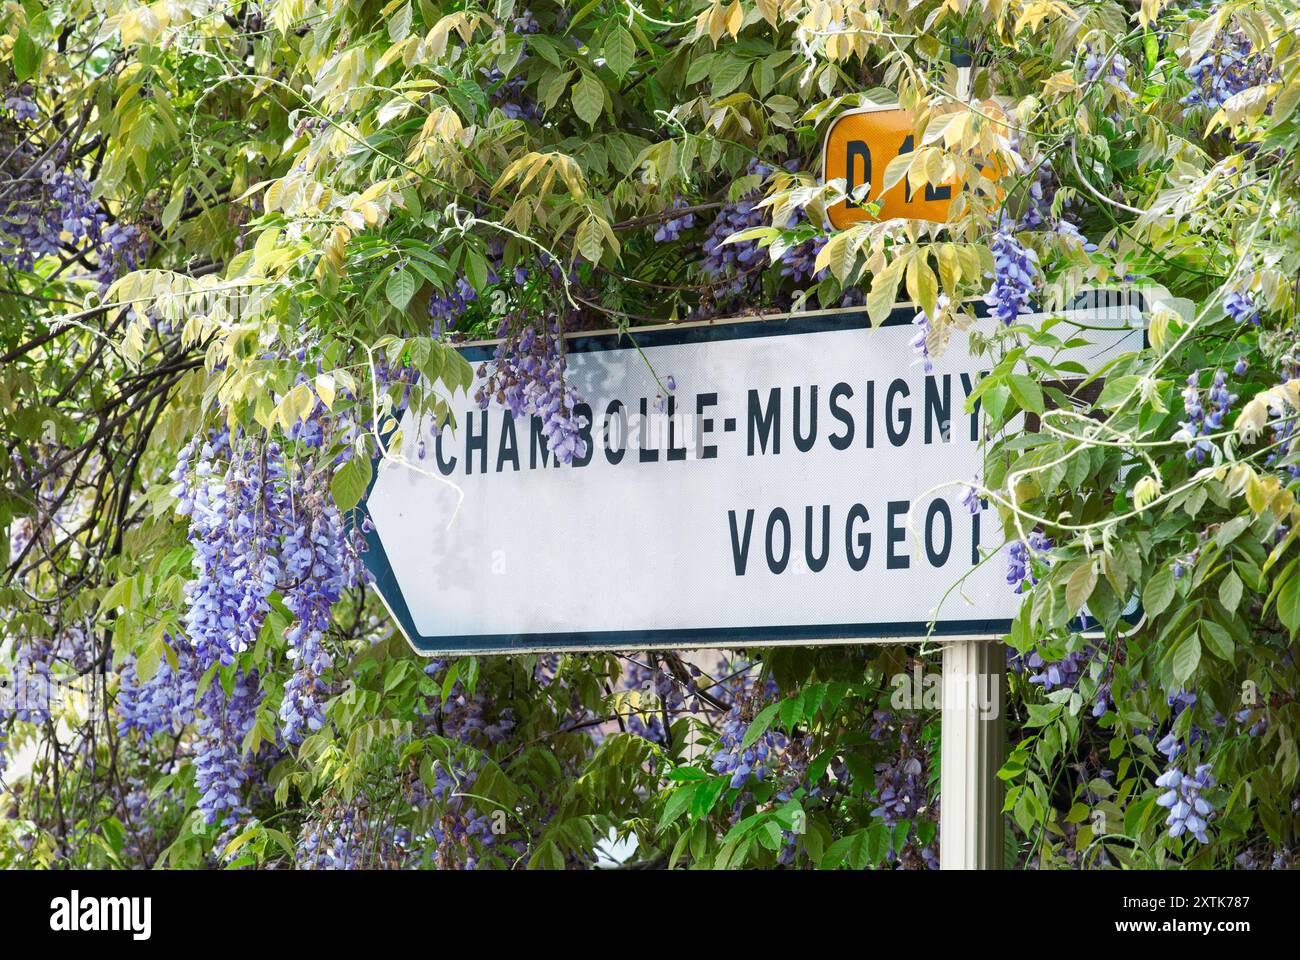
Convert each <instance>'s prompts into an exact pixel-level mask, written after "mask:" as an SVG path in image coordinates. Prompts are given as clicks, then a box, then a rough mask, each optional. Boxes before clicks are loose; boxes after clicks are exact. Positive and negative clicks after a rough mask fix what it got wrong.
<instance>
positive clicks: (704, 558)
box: [358, 302, 1144, 654]
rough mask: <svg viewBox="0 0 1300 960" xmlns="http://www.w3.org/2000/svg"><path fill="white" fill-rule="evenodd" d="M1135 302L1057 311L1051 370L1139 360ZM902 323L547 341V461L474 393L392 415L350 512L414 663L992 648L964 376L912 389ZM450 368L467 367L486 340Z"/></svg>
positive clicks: (527, 427)
mask: <svg viewBox="0 0 1300 960" xmlns="http://www.w3.org/2000/svg"><path fill="white" fill-rule="evenodd" d="M1140 306H1141V304H1140V302H1135V303H1132V304H1131V305H1127V306H1122V307H1120V308H1116V307H1114V306H1109V307H1105V306H1103V307H1090V308H1084V309H1075V310H1071V311H1067V313H1066V316H1067V317H1068V318H1069V319H1068V320H1067V322H1066V323H1064V324H1061V325H1059V326H1058V327H1057V328H1056V329H1055V330H1054V332H1055V333H1057V334H1058V335H1061V336H1062V339H1067V338H1068V337H1069V336H1072V335H1074V334H1075V333H1079V334H1081V335H1083V336H1084V337H1086V339H1087V340H1088V341H1090V345H1089V346H1087V347H1078V348H1075V349H1073V350H1071V351H1067V352H1066V353H1065V354H1058V355H1057V356H1056V359H1057V360H1061V359H1064V358H1066V357H1069V358H1072V359H1076V360H1079V361H1081V362H1083V363H1084V364H1085V365H1087V366H1088V367H1089V368H1092V369H1095V368H1096V365H1097V364H1098V363H1099V361H1100V360H1101V359H1102V358H1105V357H1108V356H1113V355H1114V354H1116V353H1119V352H1125V351H1129V350H1136V349H1139V348H1140V347H1141V345H1142V342H1143V336H1144V334H1143V326H1142V323H1143V321H1142V315H1143V311H1142V309H1140ZM915 313H916V309H915V308H914V307H910V306H900V307H899V308H897V309H896V310H895V311H894V312H893V314H892V316H891V317H890V318H889V319H888V321H886V323H884V324H882V325H881V326H880V327H878V328H874V329H873V328H872V327H871V325H870V323H869V321H868V319H867V315H866V313H865V311H862V310H832V311H819V312H808V313H799V314H792V315H782V316H778V317H763V318H755V319H743V320H734V321H726V322H716V323H710V324H695V325H681V326H671V327H662V328H655V329H641V330H637V331H636V332H635V338H636V343H635V345H634V344H633V342H632V341H631V340H629V339H628V337H627V336H626V335H619V334H617V333H608V334H598V335H588V334H583V335H578V336H574V337H571V338H570V339H569V340H568V341H567V345H566V351H567V356H568V374H567V377H568V381H569V383H570V384H571V386H572V387H573V389H574V390H575V391H576V392H577V394H578V395H579V396H581V397H582V398H583V400H584V406H583V408H582V413H584V414H585V415H586V416H587V418H588V419H589V421H590V425H589V428H588V430H589V435H588V437H587V441H588V442H587V453H586V456H584V457H583V458H581V459H580V460H578V461H575V462H574V463H573V464H570V465H564V466H560V465H557V464H556V463H555V461H554V458H553V457H549V456H548V455H547V454H546V450H545V442H544V439H543V438H542V437H541V432H540V427H541V423H540V421H537V420H533V419H532V418H529V417H520V418H519V419H517V420H516V419H514V418H512V417H511V416H510V414H509V412H508V411H507V410H505V409H504V408H503V407H501V406H499V405H497V404H496V403H492V404H491V405H490V406H489V407H488V409H487V410H479V409H478V407H477V405H476V404H475V403H474V401H473V399H472V397H473V394H474V392H475V390H476V388H477V383H476V384H475V385H474V386H473V387H471V388H470V391H469V394H468V395H466V396H461V395H459V394H458V395H457V396H456V398H455V400H454V402H453V409H454V411H455V414H456V421H457V428H456V430H455V431H454V432H453V431H452V430H451V428H450V427H448V428H446V429H444V430H443V432H442V434H441V436H439V437H438V438H436V440H435V438H434V437H432V436H431V431H430V429H429V426H428V424H427V423H425V424H420V423H416V422H415V418H414V415H413V414H411V413H408V414H407V415H406V418H405V420H404V421H403V424H402V430H401V436H402V444H403V446H402V449H401V450H400V451H399V450H394V451H392V454H393V456H390V457H386V458H383V459H382V460H379V461H377V462H376V469H375V478H374V481H373V485H372V487H371V490H370V492H369V494H368V496H367V497H366V499H365V500H364V502H363V503H362V505H361V506H360V507H359V508H358V509H359V510H361V511H363V512H364V513H365V514H366V515H368V516H369V518H370V520H371V521H372V524H371V527H372V529H371V530H370V532H369V533H368V540H369V552H368V554H367V562H368V564H369V565H370V568H371V571H372V572H373V573H374V575H375V579H376V585H377V587H378V589H379V591H380V593H381V594H382V596H383V598H384V600H385V602H386V603H387V604H388V606H389V608H390V609H391V611H392V613H393V615H394V617H395V618H396V620H397V622H398V623H399V624H400V625H401V626H402V629H403V630H404V631H405V633H406V635H407V637H408V639H409V640H410V641H411V643H412V645H413V646H414V647H415V648H416V649H417V650H419V651H421V652H423V653H427V654H434V653H467V652H524V651H530V650H531V651H538V650H575V649H646V648H648V647H687V646H728V645H731V646H735V645H741V644H744V645H759V644H762V645H767V644H773V643H785V642H804V643H810V642H834V641H840V640H845V641H847V640H852V641H858V642H861V641H867V640H891V639H892V640H897V639H907V638H916V637H920V636H925V635H926V634H927V633H929V632H931V624H932V623H933V633H934V634H935V635H940V636H944V635H946V636H967V637H969V636H979V635H992V634H996V633H999V632H1004V631H1005V629H1006V627H1007V622H1008V620H1009V619H1010V618H1011V617H1012V616H1013V615H1014V613H1015V611H1016V609H1017V607H1018V605H1019V601H1020V598H1019V597H1017V596H1016V595H1015V594H1014V593H1013V592H1012V591H1011V590H1010V589H1009V588H1008V586H1007V584H1006V582H1005V572H1006V565H1005V563H1004V562H1002V560H1001V559H1000V558H996V557H995V558H993V559H992V560H991V561H990V562H986V563H983V564H982V565H981V563H980V561H981V559H982V558H983V557H984V556H985V555H986V554H987V553H988V552H989V551H996V550H998V549H999V548H1000V547H1001V546H1002V543H1001V541H1002V537H1001V533H1000V531H999V529H998V525H997V521H996V516H995V515H994V514H993V513H992V512H991V511H985V512H983V513H979V514H975V515H972V514H971V513H970V512H969V511H968V510H967V508H966V507H965V506H963V504H962V502H961V498H962V494H963V492H964V491H963V487H962V486H961V485H960V482H961V481H968V480H971V479H972V478H974V477H976V476H977V474H978V472H979V468H980V463H981V455H980V450H979V418H978V417H977V416H974V415H971V414H968V413H966V412H965V409H964V405H965V400H966V397H967V395H968V394H969V393H970V392H971V390H972V389H973V388H974V387H975V385H976V383H977V382H978V378H979V377H980V375H981V374H982V373H984V372H986V371H987V370H988V368H989V366H990V362H989V361H988V360H987V359H985V358H976V357H972V356H971V354H970V352H969V350H968V347H967V337H966V336H965V335H963V334H958V335H955V336H954V337H953V338H952V340H951V343H950V344H949V346H948V348H947V350H946V352H945V353H943V355H942V356H940V357H938V358H936V360H935V366H934V370H933V371H932V372H931V373H928V374H927V373H926V372H925V371H924V370H923V368H922V367H921V366H920V365H919V364H918V363H917V362H916V355H915V353H914V352H913V351H912V349H911V348H910V347H909V341H910V340H911V339H912V338H913V336H915V334H916V331H917V328H916V327H915V326H913V325H912V323H911V320H912V318H913V316H914V315H915ZM1058 315H1059V314H1058ZM1041 319H1042V318H1041V317H1037V316H1032V315H1030V316H1026V317H1024V318H1023V322H1025V323H1029V324H1035V323H1037V322H1039V321H1040V320H1041ZM979 322H983V323H988V324H990V325H991V324H992V323H993V322H994V321H993V320H991V319H987V320H982V321H979ZM1071 322H1074V323H1077V324H1079V325H1080V329H1079V330H1078V331H1075V330H1074V329H1072V328H1071V327H1070V323H1071ZM1098 327H1101V328H1103V329H1096V328H1098ZM1085 328H1086V329H1085ZM638 348H639V349H638ZM463 353H464V354H465V355H466V357H467V359H469V360H470V361H471V363H473V364H474V365H475V366H476V367H477V365H478V364H479V362H481V361H482V360H484V359H487V358H489V357H490V356H491V346H471V347H466V348H463ZM669 377H671V378H672V383H673V385H674V387H675V389H673V390H671V391H668V390H666V389H665V387H664V386H663V385H664V384H666V383H668V382H669V381H668V378H669ZM661 407H662V409H660V408H661ZM422 438H423V439H424V441H425V446H426V453H425V456H424V458H422V459H421V458H419V457H418V456H417V444H418V443H419V442H420V440H421V439H422ZM945 484H946V486H945ZM967 574H969V575H968V576H966V577H965V580H964V581H963V582H962V583H961V586H960V589H958V590H952V589H951V588H952V587H953V586H954V585H955V584H957V583H958V581H959V580H961V578H962V577H963V575H967Z"/></svg>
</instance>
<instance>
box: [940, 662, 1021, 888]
mask: <svg viewBox="0 0 1300 960" xmlns="http://www.w3.org/2000/svg"><path fill="white" fill-rule="evenodd" d="M1005 688H1006V650H1005V648H1004V647H1003V645H1002V644H1001V643H999V642H996V641H990V640H988V639H979V638H961V639H955V640H950V641H948V642H947V643H945V644H944V646H943V713H942V716H941V719H940V730H941V741H940V742H941V745H940V754H941V755H940V770H939V867H940V869H943V870H990V869H992V870H996V869H999V868H1000V867H1001V866H1002V792H1003V791H1002V781H1001V780H999V779H998V777H997V772H998V769H999V768H1000V767H1001V766H1002V762H1003V750H1004V748H1005V740H1006V737H1005V730H1006V724H1005V720H1004V717H1003V711H1004V707H1005V700H1006V689H1005Z"/></svg>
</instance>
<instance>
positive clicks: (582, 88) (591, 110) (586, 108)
mask: <svg viewBox="0 0 1300 960" xmlns="http://www.w3.org/2000/svg"><path fill="white" fill-rule="evenodd" d="M572 96H573V112H574V113H576V114H577V115H578V116H579V117H580V118H581V119H582V120H584V121H585V122H586V124H587V126H589V127H594V126H595V125H596V121H597V120H599V119H600V114H601V111H602V110H604V109H605V88H604V86H603V85H602V84H601V82H600V81H599V80H597V79H596V78H595V77H594V76H592V75H591V74H590V73H588V72H587V71H585V70H584V71H582V76H581V77H580V78H579V79H578V82H577V83H575V84H574V85H573V94H572Z"/></svg>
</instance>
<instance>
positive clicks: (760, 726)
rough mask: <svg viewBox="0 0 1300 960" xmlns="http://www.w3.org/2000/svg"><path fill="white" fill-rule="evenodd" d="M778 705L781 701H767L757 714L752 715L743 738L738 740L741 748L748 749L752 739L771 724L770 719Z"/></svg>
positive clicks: (762, 732) (779, 705) (761, 733)
mask: <svg viewBox="0 0 1300 960" xmlns="http://www.w3.org/2000/svg"><path fill="white" fill-rule="evenodd" d="M780 707H781V703H780V702H779V701H778V702H777V703H769V704H768V705H767V706H766V707H764V708H763V709H762V710H760V711H758V716H756V717H754V719H753V720H751V721H750V722H749V729H747V730H746V731H745V738H744V739H743V740H742V741H741V742H740V749H741V750H748V749H749V748H750V747H751V746H752V745H753V743H754V741H755V740H757V739H758V738H759V737H761V736H762V735H763V734H764V733H765V732H766V731H767V728H768V727H770V726H771V725H772V719H773V718H774V717H775V716H776V712H777V710H778V709H780Z"/></svg>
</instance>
